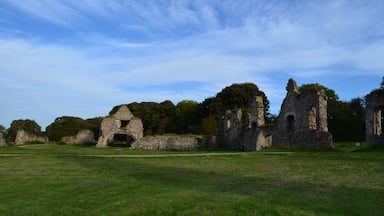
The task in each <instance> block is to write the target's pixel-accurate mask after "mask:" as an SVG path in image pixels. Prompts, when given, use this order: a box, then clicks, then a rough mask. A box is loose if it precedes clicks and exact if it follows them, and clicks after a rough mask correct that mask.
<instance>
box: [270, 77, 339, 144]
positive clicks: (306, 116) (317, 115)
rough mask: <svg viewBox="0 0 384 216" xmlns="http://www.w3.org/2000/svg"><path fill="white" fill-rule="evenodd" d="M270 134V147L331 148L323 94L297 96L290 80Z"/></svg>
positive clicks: (322, 92)
mask: <svg viewBox="0 0 384 216" xmlns="http://www.w3.org/2000/svg"><path fill="white" fill-rule="evenodd" d="M286 89H287V96H286V98H285V99H284V101H283V104H282V106H281V110H280V113H279V116H278V120H277V127H276V130H275V132H274V133H273V141H272V142H273V143H272V145H273V146H301V147H331V146H332V135H331V134H330V133H329V132H328V123H327V97H326V95H325V92H324V90H316V89H311V90H307V91H305V92H303V93H300V92H299V90H298V87H297V85H296V82H295V81H294V80H292V79H290V80H289V82H288V85H287V88H286Z"/></svg>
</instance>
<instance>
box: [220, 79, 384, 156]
mask: <svg viewBox="0 0 384 216" xmlns="http://www.w3.org/2000/svg"><path fill="white" fill-rule="evenodd" d="M286 89H287V95H286V98H285V99H284V101H283V104H282V105H281V110H280V113H279V116H278V120H277V125H276V126H275V127H270V126H266V125H265V121H264V106H263V98H262V97H255V99H254V101H253V103H252V111H251V113H245V114H244V113H243V112H242V111H241V110H233V111H231V110H228V111H226V113H225V115H224V116H223V118H222V127H221V128H219V129H218V134H217V139H218V142H219V143H221V144H222V145H224V146H226V147H230V148H233V149H240V150H243V151H255V150H260V149H263V148H266V147H270V146H300V147H331V146H332V144H333V141H332V135H331V134H330V133H329V132H328V123H327V97H326V95H325V92H324V90H316V89H311V90H307V91H305V92H303V93H301V92H300V91H299V89H298V87H297V84H296V82H295V81H294V80H293V79H290V80H289V81H288V85H287V88H286ZM383 107H384V106H383Z"/></svg>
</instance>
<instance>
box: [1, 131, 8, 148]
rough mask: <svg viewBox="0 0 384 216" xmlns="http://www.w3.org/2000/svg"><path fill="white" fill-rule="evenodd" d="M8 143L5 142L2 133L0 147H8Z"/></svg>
mask: <svg viewBox="0 0 384 216" xmlns="http://www.w3.org/2000/svg"><path fill="white" fill-rule="evenodd" d="M6 145H7V142H5V139H4V136H3V133H1V132H0V146H6Z"/></svg>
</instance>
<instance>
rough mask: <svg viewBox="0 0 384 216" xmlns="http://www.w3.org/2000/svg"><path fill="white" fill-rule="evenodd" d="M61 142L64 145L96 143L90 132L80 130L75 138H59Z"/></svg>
mask: <svg viewBox="0 0 384 216" xmlns="http://www.w3.org/2000/svg"><path fill="white" fill-rule="evenodd" d="M61 142H62V143H66V144H86V143H96V141H95V138H94V134H93V132H92V131H91V130H81V131H79V132H78V133H77V134H76V135H75V136H65V137H63V138H61Z"/></svg>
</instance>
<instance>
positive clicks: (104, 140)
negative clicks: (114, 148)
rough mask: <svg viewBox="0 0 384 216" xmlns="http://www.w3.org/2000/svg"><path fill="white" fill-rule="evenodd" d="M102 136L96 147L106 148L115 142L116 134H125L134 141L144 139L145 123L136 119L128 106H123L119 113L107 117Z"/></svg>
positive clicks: (102, 126)
mask: <svg viewBox="0 0 384 216" xmlns="http://www.w3.org/2000/svg"><path fill="white" fill-rule="evenodd" d="M100 129H101V136H100V137H99V139H98V141H97V145H96V147H99V148H104V147H107V146H108V144H109V143H111V142H112V141H113V137H114V135H116V134H125V135H127V136H130V137H131V138H132V139H133V140H139V139H141V138H142V137H143V132H144V128H143V123H142V121H141V119H140V118H137V117H135V116H134V115H133V114H132V112H131V111H130V110H129V108H128V107H127V106H125V105H124V106H121V107H120V108H119V109H118V111H117V112H116V113H115V114H113V115H110V116H107V117H105V118H104V119H103V120H102V122H101V128H100Z"/></svg>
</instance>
